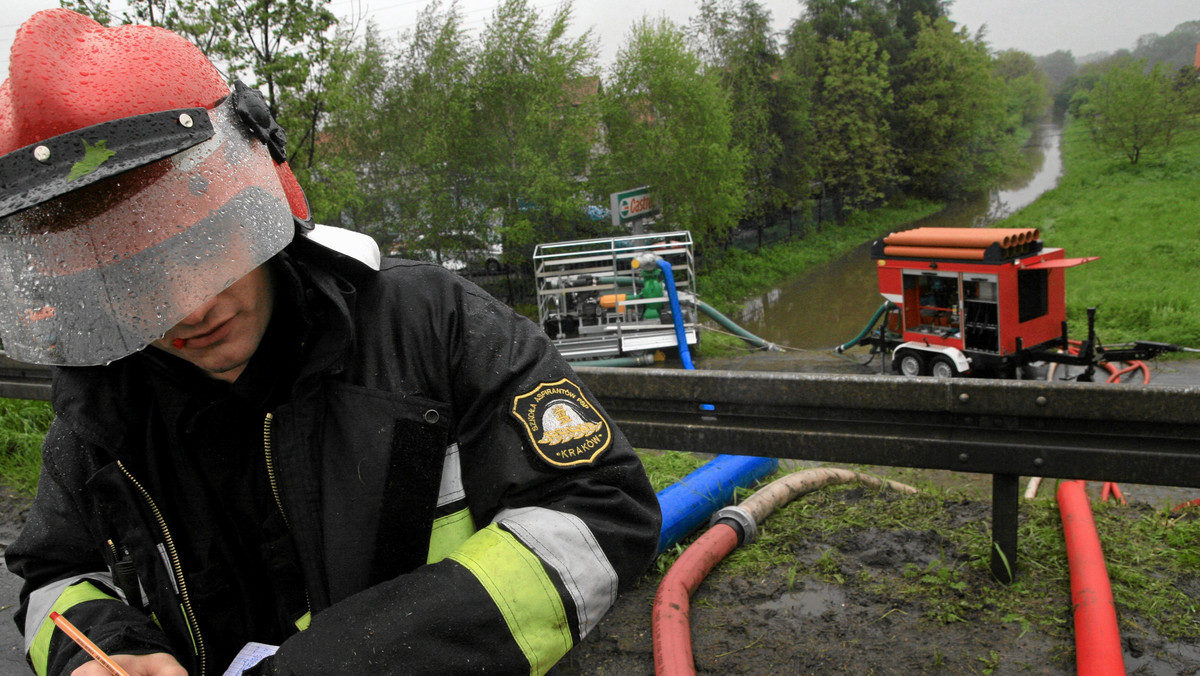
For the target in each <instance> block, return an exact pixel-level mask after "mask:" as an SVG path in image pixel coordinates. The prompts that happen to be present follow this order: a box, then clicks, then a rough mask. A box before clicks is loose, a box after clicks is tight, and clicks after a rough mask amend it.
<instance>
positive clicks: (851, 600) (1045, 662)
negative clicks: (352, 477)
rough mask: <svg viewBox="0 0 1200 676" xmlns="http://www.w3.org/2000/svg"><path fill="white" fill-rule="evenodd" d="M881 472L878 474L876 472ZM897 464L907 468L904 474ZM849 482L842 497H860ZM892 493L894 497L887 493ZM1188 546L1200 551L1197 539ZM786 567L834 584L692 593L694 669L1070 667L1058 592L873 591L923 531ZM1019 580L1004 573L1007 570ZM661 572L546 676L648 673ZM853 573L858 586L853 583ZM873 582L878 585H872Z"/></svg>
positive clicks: (12, 636) (931, 545)
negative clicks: (984, 605) (954, 609)
mask: <svg viewBox="0 0 1200 676" xmlns="http://www.w3.org/2000/svg"><path fill="white" fill-rule="evenodd" d="M705 368H727V369H733V370H737V369H752V370H777V369H778V370H805V371H810V372H832V373H846V372H850V373H862V372H877V369H878V363H875V364H872V365H868V366H865V367H863V366H858V365H856V364H854V363H853V361H852V360H850V359H846V358H843V357H832V356H830V355H828V354H819V355H813V354H810V355H808V357H807V358H800V357H798V356H797V355H767V356H758V357H755V358H750V357H745V358H742V357H736V358H731V359H728V360H723V361H722V362H720V363H717V362H713V363H711V364H708V365H706V366H705ZM1154 383H1155V384H1161V385H1167V386H1183V387H1191V386H1196V385H1197V384H1198V383H1200V363H1195V362H1190V363H1184V364H1174V365H1173V364H1170V363H1167V364H1164V365H1160V366H1156V370H1155V380H1154ZM878 469H879V470H880V471H879V472H878V473H885V472H886V469H885V468H878ZM909 471H911V470H909ZM934 480H935V483H938V484H939V485H955V486H959V487H961V488H962V489H963V493H962V497H961V499H954V500H947V501H945V504H944V509H945V510H946V513H947V516H948V518H949V519H950V521H951V522H952V523H962V522H980V523H987V522H988V521H989V520H990V516H991V503H990V501H989V499H988V488H989V486H990V484H989V483H988V479H987V478H986V477H978V476H974V475H962V474H953V473H941V474H940V475H939V476H938V477H936V478H935V479H934ZM1123 488H1124V492H1125V496H1126V497H1127V498H1128V499H1129V501H1130V508H1129V510H1128V512H1127V514H1128V518H1129V519H1131V520H1133V519H1138V518H1142V517H1143V516H1144V515H1145V514H1146V513H1147V512H1149V511H1152V510H1153V509H1154V508H1158V507H1162V506H1163V505H1169V504H1178V501H1181V500H1184V499H1191V498H1194V497H1197V495H1200V490H1198V489H1173V488H1170V487H1148V486H1123ZM862 496H863V493H862V492H861V490H857V489H856V490H850V491H847V492H846V494H845V499H847V500H855V499H860V498H862ZM894 499H903V498H902V497H900V496H896V497H895V498H894ZM27 505H28V500H27V499H24V498H21V497H17V496H13V495H11V494H10V493H8V492H0V545H7V543H8V542H11V540H12V538H13V537H15V535H16V533H17V531H18V529H19V527H20V524H21V523H22V522H23V519H24V513H25V510H26V509H27ZM1197 546H1200V544H1198V545H1197ZM792 549H793V551H794V555H795V560H796V562H799V563H803V564H812V563H814V562H815V561H816V560H817V559H819V558H821V557H822V556H825V557H827V558H829V552H830V551H831V550H833V551H835V552H836V556H835V557H832V558H834V559H835V560H836V561H837V566H838V571H837V573H838V577H839V578H840V579H841V580H842V582H840V583H839V584H831V583H828V582H824V581H821V580H818V579H815V578H814V579H805V578H804V577H792V575H791V571H792V569H793V568H794V565H787V566H779V567H777V568H773V569H770V570H768V571H767V572H766V573H765V574H762V575H757V576H755V577H754V578H752V579H750V578H747V577H744V576H737V575H730V574H728V573H727V572H724V571H723V570H722V568H721V567H720V566H718V567H717V568H716V569H715V570H714V572H713V573H712V574H711V575H710V576H709V577H708V578H707V579H706V580H705V581H704V582H703V583H702V584H701V585H700V587H699V588H698V590H697V591H696V593H695V595H694V596H693V598H692V613H691V635H692V641H693V653H694V656H695V665H696V668H697V671H698V672H699V673H701V674H764V675H765V674H855V675H870V674H873V675H880V676H882V675H886V674H897V675H904V676H909V675H911V674H914V673H918V674H923V673H930V674H954V675H957V674H996V675H1005V674H1051V675H1057V674H1064V675H1065V674H1074V673H1076V666H1075V649H1074V641H1073V638H1072V633H1071V630H1070V622H1071V608H1070V606H1069V598H1068V597H1066V596H1064V599H1063V602H1062V618H1063V623H1064V625H1065V626H1064V628H1063V629H1062V630H1060V631H1054V632H1046V631H1039V630H1038V629H1037V628H1036V627H1035V628H1026V627H1022V626H1021V625H1020V624H1019V623H1017V622H1004V621H999V620H996V619H994V618H992V617H991V616H990V615H989V614H987V613H980V614H977V615H976V616H967V617H964V618H962V619H963V620H964V621H961V622H952V623H949V624H945V623H942V622H938V621H936V620H933V619H930V618H929V617H928V612H927V611H928V610H929V608H926V607H923V606H922V604H921V603H920V602H917V601H911V600H905V599H901V598H896V597H894V596H891V595H887V594H885V593H881V592H879V591H877V590H878V589H880V588H883V589H886V588H887V586H888V585H887V584H886V582H887V580H888V578H889V576H901V575H903V571H904V570H905V567H906V566H908V565H909V564H912V565H915V566H918V567H921V568H925V567H926V566H928V565H929V564H930V562H933V561H935V560H941V561H947V562H953V561H963V560H965V554H964V553H962V552H958V551H955V549H954V547H953V545H952V544H951V543H950V542H949V541H947V540H945V539H944V538H942V537H941V536H940V535H939V534H938V533H937V532H934V531H914V530H880V529H878V528H874V527H871V526H869V525H866V526H863V527H862V528H860V529H857V530H852V531H847V532H843V533H841V534H839V535H836V536H831V537H830V538H829V539H826V540H823V541H812V542H797V543H794V545H793V546H792ZM961 570H962V571H963V574H964V578H963V582H964V583H965V585H964V587H963V590H962V593H963V594H973V593H978V591H979V590H981V589H984V587H985V586H987V585H995V584H997V583H996V582H995V581H994V580H993V579H992V578H991V576H990V575H989V574H987V573H985V572H982V571H975V569H974V568H971V567H969V566H962V568H961ZM1022 574H1030V573H1029V571H1021V570H1018V576H1020V575H1022ZM660 579H661V576H660V574H659V573H658V572H656V571H652V572H651V573H649V574H647V575H646V576H645V577H644V578H643V579H642V580H641V581H640V582H639V583H638V584H637V586H636V587H635V588H633V589H632V590H630V591H629V592H627V593H625V594H624V595H623V596H621V597H620V598H619V599H618V601H617V603H616V605H615V606H614V607H613V609H612V610H611V611H610V612H609V613H608V615H607V616H606V617H605V618H604V620H603V621H602V622H601V623H600V625H599V626H598V627H597V628H596V629H595V630H594V631H593V632H592V633H591V634H590V635H589V636H588V637H587V638H586V639H585V640H584V641H583V643H582V644H580V645H579V646H577V647H576V648H575V649H574V650H573V651H572V652H571V653H570V654H569V655H568V656H567V657H566V658H565V659H564V660H563V661H562V662H561V663H560V664H559V665H558V666H557V667H555V669H554V671H553V673H554V674H557V675H558V676H574V675H587V674H614V675H615V674H619V675H626V674H652V673H654V656H653V643H652V638H651V612H652V606H653V601H654V594H655V591H656V588H657V585H658V582H659V580H660ZM864 580H870V581H871V583H870V584H867V583H865V582H864ZM881 583H882V584H881ZM17 584H18V581H17V580H16V579H15V577H14V576H12V575H11V574H8V573H7V571H3V570H0V599H2V602H0V676H7V675H8V674H25V673H29V672H28V671H27V669H26V667H25V663H24V660H23V658H22V656H21V654H22V651H21V647H20V636H19V635H18V634H17V632H16V629H15V627H14V626H13V623H12V614H13V608H14V604H15V601H16V598H17V590H18V586H17ZM1176 584H1177V585H1178V586H1179V587H1180V588H1181V589H1183V590H1184V591H1185V593H1186V594H1187V596H1188V597H1189V598H1191V599H1197V598H1200V571H1198V572H1197V575H1196V577H1195V578H1192V579H1184V580H1178V581H1176ZM1146 620H1147V618H1140V617H1133V616H1128V615H1123V616H1121V617H1120V618H1119V621H1120V624H1121V635H1122V648H1123V653H1124V660H1125V669H1126V672H1127V673H1128V674H1131V675H1138V676H1150V675H1154V676H1168V675H1170V676H1175V675H1180V674H1200V644H1198V643H1180V642H1171V641H1167V640H1165V639H1163V638H1162V637H1161V636H1159V635H1157V634H1156V633H1154V631H1153V630H1152V629H1151V628H1150V627H1151V624H1150V623H1149V622H1148V621H1146Z"/></svg>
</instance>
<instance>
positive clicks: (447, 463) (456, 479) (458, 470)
mask: <svg viewBox="0 0 1200 676" xmlns="http://www.w3.org/2000/svg"><path fill="white" fill-rule="evenodd" d="M466 497H467V493H466V491H464V490H463V481H462V465H461V464H460V463H459V461H458V444H457V443H454V444H450V445H449V446H447V447H446V459H445V460H443V461H442V485H441V488H439V489H438V501H437V506H438V507H445V506H446V505H448V504H450V503H451V502H454V501H455V500H462V499H464V498H466Z"/></svg>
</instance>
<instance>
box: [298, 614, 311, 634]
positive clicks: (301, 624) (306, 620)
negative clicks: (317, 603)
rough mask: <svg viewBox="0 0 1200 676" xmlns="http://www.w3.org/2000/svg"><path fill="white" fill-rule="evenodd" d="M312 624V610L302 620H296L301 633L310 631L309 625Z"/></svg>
mask: <svg viewBox="0 0 1200 676" xmlns="http://www.w3.org/2000/svg"><path fill="white" fill-rule="evenodd" d="M310 624H312V611H311V610H310V611H308V612H307V613H304V615H303V616H301V617H300V619H298V620H296V628H297V629H299V630H300V631H304V630H306V629H308V625H310Z"/></svg>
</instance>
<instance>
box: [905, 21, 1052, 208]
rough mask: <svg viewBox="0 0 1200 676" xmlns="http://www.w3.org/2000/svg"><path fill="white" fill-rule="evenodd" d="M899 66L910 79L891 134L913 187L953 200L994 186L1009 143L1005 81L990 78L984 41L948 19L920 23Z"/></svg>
mask: <svg viewBox="0 0 1200 676" xmlns="http://www.w3.org/2000/svg"><path fill="white" fill-rule="evenodd" d="M1029 62H1030V64H1032V59H1030V60H1029ZM904 68H905V69H906V70H907V71H908V73H907V74H906V78H905V80H906V81H907V82H908V83H909V84H908V85H907V86H905V87H904V88H902V89H901V90H900V91H899V92H897V95H896V106H895V109H896V111H897V114H896V119H897V130H896V131H897V134H896V138H897V139H898V141H897V142H898V143H899V144H900V146H901V148H902V149H903V151H904V159H903V167H904V172H905V174H906V175H908V176H909V177H910V179H911V189H912V190H913V191H914V192H916V193H917V194H921V195H925V196H929V197H934V198H954V197H960V196H962V195H964V194H969V193H972V192H976V191H978V190H982V189H984V188H986V187H988V186H989V185H991V184H992V182H994V181H995V180H996V178H998V177H999V176H1000V174H1001V173H1002V172H1003V170H1004V169H1005V168H1006V167H1007V166H1008V162H1007V160H1008V157H1009V155H1008V153H1007V152H1006V149H1010V147H1011V145H1012V144H1011V143H1006V140H1007V138H1008V136H1007V134H1006V132H1007V131H1008V127H1009V124H1008V122H1007V120H1006V117H1007V116H1006V112H1005V83H1004V82H1003V80H1001V79H1000V78H997V77H994V76H993V64H992V60H991V57H990V56H989V55H988V50H987V45H986V44H985V43H983V42H982V41H980V40H977V39H972V38H971V37H970V36H969V35H968V34H967V32H966V30H965V29H960V30H955V28H954V25H953V24H952V23H951V22H950V21H949V20H947V19H945V18H940V19H938V20H936V21H934V22H932V23H930V22H925V27H924V28H923V29H922V30H921V32H920V33H918V34H917V39H916V47H915V48H914V49H913V51H912V53H911V54H910V55H909V59H908V62H907V63H905V64H904ZM1018 70H1021V69H1020V68H1018Z"/></svg>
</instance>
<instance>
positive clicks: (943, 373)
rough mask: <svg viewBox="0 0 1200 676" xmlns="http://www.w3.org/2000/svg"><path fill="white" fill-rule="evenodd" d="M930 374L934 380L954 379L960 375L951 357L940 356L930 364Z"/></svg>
mask: <svg viewBox="0 0 1200 676" xmlns="http://www.w3.org/2000/svg"><path fill="white" fill-rule="evenodd" d="M929 373H930V375H932V376H933V377H934V378H953V377H955V376H957V375H958V369H956V368H954V362H952V361H950V358H949V357H943V356H940V355H939V356H937V357H934V358H933V359H932V360H931V361H930V362H929Z"/></svg>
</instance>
